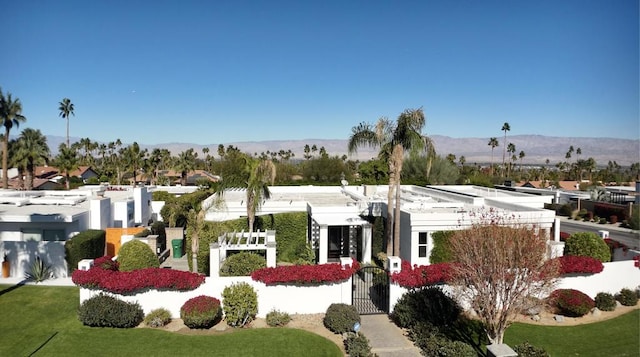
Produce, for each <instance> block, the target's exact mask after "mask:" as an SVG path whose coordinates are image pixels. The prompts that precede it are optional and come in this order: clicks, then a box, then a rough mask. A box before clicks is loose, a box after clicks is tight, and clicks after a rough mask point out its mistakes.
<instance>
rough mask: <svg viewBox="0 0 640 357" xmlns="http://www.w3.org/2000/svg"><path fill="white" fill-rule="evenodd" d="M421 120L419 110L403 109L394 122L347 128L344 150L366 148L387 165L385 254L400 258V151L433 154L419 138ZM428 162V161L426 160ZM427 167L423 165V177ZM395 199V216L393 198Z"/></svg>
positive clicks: (423, 138)
mask: <svg viewBox="0 0 640 357" xmlns="http://www.w3.org/2000/svg"><path fill="white" fill-rule="evenodd" d="M424 125H425V117H424V113H423V111H422V108H419V109H406V110H405V111H404V112H402V113H401V114H400V115H399V116H398V119H397V121H396V122H392V121H390V120H388V119H387V118H384V117H383V118H380V119H379V120H378V122H377V123H376V125H375V126H373V125H371V124H368V123H360V124H359V125H357V126H355V127H353V128H352V129H351V131H352V134H351V137H350V138H349V143H348V151H349V153H354V152H356V151H357V149H358V148H359V147H362V146H363V145H368V146H372V147H378V148H379V149H380V151H379V153H378V157H379V158H380V159H381V160H382V161H384V162H386V163H387V164H388V165H389V190H388V192H387V221H388V224H387V229H386V236H387V255H394V254H395V255H396V256H399V255H400V214H399V213H400V199H399V198H400V175H401V172H402V163H403V160H404V152H405V151H410V152H412V153H417V152H418V151H423V150H425V151H427V153H428V157H429V158H430V159H431V158H433V156H434V154H435V150H434V148H433V143H432V142H431V140H430V139H429V138H428V137H427V136H425V135H422V133H421V132H422V129H423V127H424ZM429 161H430V160H429ZM429 171H430V164H429V163H428V164H427V176H428V173H429ZM394 196H395V197H396V202H395V212H396V213H395V214H394V210H393V205H392V202H393V199H394Z"/></svg>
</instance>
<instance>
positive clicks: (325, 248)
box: [318, 225, 329, 264]
mask: <svg viewBox="0 0 640 357" xmlns="http://www.w3.org/2000/svg"><path fill="white" fill-rule="evenodd" d="M318 245H319V250H318V264H325V263H326V262H327V257H328V255H329V229H328V227H327V226H326V225H321V226H320V241H319V242H318Z"/></svg>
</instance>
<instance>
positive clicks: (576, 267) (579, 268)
mask: <svg viewBox="0 0 640 357" xmlns="http://www.w3.org/2000/svg"><path fill="white" fill-rule="evenodd" d="M556 259H558V260H559V261H560V274H561V275H565V274H573V273H578V274H597V273H600V272H601V271H602V270H603V269H604V265H603V264H602V262H601V261H599V260H598V259H596V258H592V257H583V256H577V255H564V256H562V257H559V258H556Z"/></svg>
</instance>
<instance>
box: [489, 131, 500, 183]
mask: <svg viewBox="0 0 640 357" xmlns="http://www.w3.org/2000/svg"><path fill="white" fill-rule="evenodd" d="M488 145H489V146H491V176H493V149H495V148H496V146H498V145H499V144H498V139H497V138H495V137H494V138H490V139H489V144H488Z"/></svg>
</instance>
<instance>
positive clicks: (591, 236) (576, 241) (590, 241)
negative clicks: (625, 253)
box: [564, 232, 611, 263]
mask: <svg viewBox="0 0 640 357" xmlns="http://www.w3.org/2000/svg"><path fill="white" fill-rule="evenodd" d="M564 255H579V256H584V257H592V258H596V259H598V260H599V261H601V262H603V263H606V262H609V261H611V251H610V250H609V247H608V246H607V244H606V243H605V242H604V240H602V238H600V237H599V236H598V235H597V234H595V233H592V232H580V233H574V234H572V235H571V237H569V239H567V242H566V243H565V246H564Z"/></svg>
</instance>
